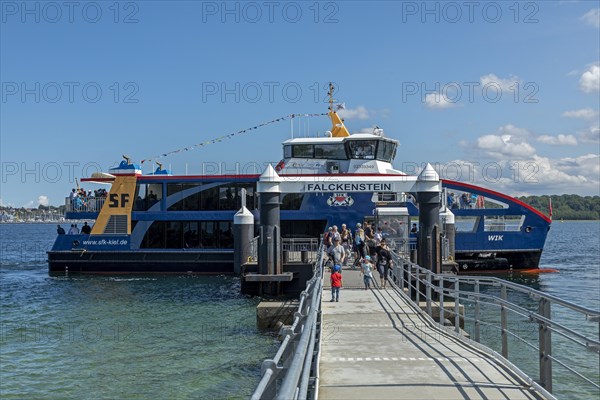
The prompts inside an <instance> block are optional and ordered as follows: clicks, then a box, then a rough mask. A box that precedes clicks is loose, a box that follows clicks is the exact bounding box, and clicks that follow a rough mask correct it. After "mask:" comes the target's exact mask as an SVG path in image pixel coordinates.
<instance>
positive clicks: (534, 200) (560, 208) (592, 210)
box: [517, 194, 600, 220]
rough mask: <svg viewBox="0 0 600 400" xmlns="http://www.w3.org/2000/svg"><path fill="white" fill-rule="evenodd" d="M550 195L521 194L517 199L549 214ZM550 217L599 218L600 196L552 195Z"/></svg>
mask: <svg viewBox="0 0 600 400" xmlns="http://www.w3.org/2000/svg"><path fill="white" fill-rule="evenodd" d="M549 198H550V196H547V195H544V196H521V197H517V199H519V200H521V201H522V202H524V203H527V204H529V205H530V206H533V207H535V208H537V209H538V210H539V211H541V212H543V213H544V214H549V210H548V200H549ZM552 218H553V219H554V220H557V219H575V220H582V219H588V220H590V219H596V220H598V219H600V196H585V197H583V196H578V195H576V194H563V195H560V196H557V195H552Z"/></svg>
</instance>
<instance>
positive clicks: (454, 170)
mask: <svg viewBox="0 0 600 400" xmlns="http://www.w3.org/2000/svg"><path fill="white" fill-rule="evenodd" d="M436 169H437V170H438V173H439V174H440V177H441V178H445V179H451V180H458V181H463V182H467V183H473V184H475V185H481V186H484V187H488V188H490V189H493V190H497V191H500V192H504V193H506V194H509V195H512V196H520V195H524V194H563V193H578V194H581V195H598V194H600V193H599V191H600V182H599V180H600V178H599V174H600V157H599V155H598V154H585V155H582V156H579V157H575V158H561V159H552V158H548V157H541V156H538V155H536V154H534V155H533V156H532V157H529V158H526V159H522V160H510V159H503V160H495V161H490V160H481V159H480V160H478V161H477V162H474V161H465V160H452V161H450V162H447V163H444V164H441V165H438V166H437V168H436Z"/></svg>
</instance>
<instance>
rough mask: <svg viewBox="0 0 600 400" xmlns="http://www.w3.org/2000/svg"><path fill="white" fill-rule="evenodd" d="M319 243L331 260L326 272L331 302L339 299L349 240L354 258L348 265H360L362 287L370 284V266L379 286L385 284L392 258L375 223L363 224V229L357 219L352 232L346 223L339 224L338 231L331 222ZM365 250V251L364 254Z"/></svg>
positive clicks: (348, 254) (367, 287)
mask: <svg viewBox="0 0 600 400" xmlns="http://www.w3.org/2000/svg"><path fill="white" fill-rule="evenodd" d="M352 238H354V239H352ZM323 243H324V245H325V246H326V248H327V253H328V255H329V256H330V260H331V262H332V263H333V267H332V269H331V271H332V273H331V276H330V281H331V301H332V302H333V301H336V302H338V301H339V297H340V288H341V287H342V266H345V265H347V260H348V258H349V256H350V243H353V249H354V251H355V254H356V262H355V263H354V264H353V265H352V269H355V268H356V266H357V265H359V266H360V273H361V275H362V277H363V282H364V285H365V290H368V289H370V288H371V285H372V281H373V271H374V270H377V272H378V273H379V279H380V282H381V288H382V289H386V288H387V281H388V277H389V274H390V270H391V269H392V268H393V259H392V252H391V250H390V248H389V247H388V244H387V241H386V239H385V238H384V237H383V234H382V229H381V228H378V229H377V230H376V229H375V225H368V224H366V225H365V229H363V228H362V224H360V223H358V224H356V230H355V232H354V235H352V233H351V232H350V230H349V229H347V227H346V224H343V225H342V231H341V232H338V228H337V226H335V225H334V226H332V227H330V228H328V230H327V232H326V233H325V235H324V237H323ZM367 252H368V253H369V255H367Z"/></svg>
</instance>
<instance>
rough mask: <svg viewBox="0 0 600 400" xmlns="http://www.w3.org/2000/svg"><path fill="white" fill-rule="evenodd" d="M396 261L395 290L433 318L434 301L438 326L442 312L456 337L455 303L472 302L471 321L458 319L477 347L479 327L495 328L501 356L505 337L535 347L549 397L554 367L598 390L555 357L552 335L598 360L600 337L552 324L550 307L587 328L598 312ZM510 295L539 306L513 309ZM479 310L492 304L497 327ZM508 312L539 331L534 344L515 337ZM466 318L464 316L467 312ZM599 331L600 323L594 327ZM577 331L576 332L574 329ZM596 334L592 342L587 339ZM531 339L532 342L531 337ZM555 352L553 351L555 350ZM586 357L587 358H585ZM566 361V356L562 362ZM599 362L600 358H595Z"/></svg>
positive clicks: (599, 317)
mask: <svg viewBox="0 0 600 400" xmlns="http://www.w3.org/2000/svg"><path fill="white" fill-rule="evenodd" d="M392 256H393V258H394V261H395V265H396V268H394V269H393V270H392V272H391V275H392V278H393V282H394V283H395V284H397V285H398V286H399V288H406V289H407V290H408V296H409V297H410V298H411V299H412V298H415V299H416V302H417V304H415V306H417V305H418V302H419V300H420V299H423V300H425V301H426V310H427V314H428V315H429V316H430V317H431V316H432V312H431V309H432V303H433V301H434V300H436V299H437V300H438V301H437V306H438V307H439V316H440V317H439V322H438V323H439V324H440V325H442V326H443V325H444V322H445V321H446V318H445V315H444V314H445V313H447V315H448V317H450V318H451V317H454V328H455V331H456V332H459V331H460V328H459V323H460V318H461V316H460V315H459V303H460V302H462V303H465V302H467V303H470V304H473V305H474V311H473V312H474V316H473V317H472V318H471V317H467V316H466V315H464V316H462V318H463V319H464V320H469V321H474V328H475V332H474V337H473V338H472V339H473V340H474V341H475V342H479V343H481V335H480V327H481V326H482V325H483V326H494V327H497V328H498V331H499V332H500V337H501V339H502V350H501V352H502V356H503V357H504V358H505V359H508V337H509V336H510V337H513V338H514V339H517V340H519V341H521V342H523V343H525V344H526V345H527V346H529V347H533V348H535V349H537V350H538V353H539V359H540V362H539V384H540V386H541V387H542V388H543V389H544V390H546V391H548V392H550V393H552V383H553V382H552V362H553V361H554V362H556V364H558V365H560V366H562V367H563V368H565V370H567V371H569V372H570V373H572V374H573V375H574V376H576V377H578V378H580V379H582V380H583V381H585V382H586V383H587V384H589V385H591V386H592V387H593V388H594V390H598V389H600V385H598V384H597V383H595V382H593V380H591V379H589V378H588V377H585V376H584V375H583V374H582V373H580V372H578V371H576V370H575V368H574V367H573V366H569V365H568V364H567V362H565V360H564V359H563V360H560V359H558V358H557V356H556V354H554V353H556V350H557V348H556V347H555V348H554V349H553V342H552V333H557V334H558V335H559V336H561V337H562V338H565V339H566V340H568V341H569V343H573V344H575V345H578V346H581V347H583V348H584V349H585V350H588V351H590V352H591V353H596V354H598V356H599V357H600V333H598V337H596V336H595V335H596V332H599V329H596V330H595V331H594V330H593V327H590V332H594V333H589V332H588V333H586V332H581V331H580V330H579V329H580V328H581V326H580V325H578V326H577V328H572V327H569V326H567V325H566V324H565V323H564V322H562V321H561V322H559V321H556V317H555V318H554V319H553V318H552V312H551V310H552V306H561V307H564V308H566V309H568V310H569V311H571V312H574V313H576V314H577V315H579V316H580V317H583V319H584V321H586V322H588V323H593V322H600V311H597V310H592V309H589V308H586V307H583V306H581V305H578V304H574V303H571V302H569V301H566V300H563V299H561V298H559V297H557V296H554V295H551V294H548V293H544V292H541V291H539V290H536V289H532V288H529V287H527V286H524V285H519V284H517V283H512V282H508V281H505V280H503V279H500V278H495V277H477V276H457V275H454V274H436V273H433V272H431V271H430V270H428V269H425V268H423V267H420V266H419V265H417V264H414V263H412V262H410V261H409V260H407V259H406V258H404V257H401V256H399V255H398V254H395V253H394V254H393V255H392ZM461 285H462V286H463V287H464V286H472V287H473V290H465V288H463V289H461ZM482 287H491V288H494V289H495V290H496V289H499V292H500V293H499V295H498V294H496V293H481V289H482ZM508 290H511V291H512V292H511V293H513V292H517V293H521V294H525V295H527V296H528V297H529V298H530V299H531V300H533V301H535V302H536V303H537V310H531V309H529V308H527V306H524V305H523V304H516V303H515V302H514V301H511V300H510V298H509V296H508ZM444 301H446V302H448V301H449V302H453V303H454V310H448V309H444ZM482 305H491V306H495V307H497V308H498V310H499V313H500V322H499V324H498V322H497V321H496V322H486V321H483V318H482V317H483V315H482V313H481V312H480V307H481V306H482ZM509 313H511V314H515V315H518V316H521V317H522V318H525V319H526V320H528V321H530V322H533V323H535V324H537V326H538V332H539V333H538V340H539V341H538V344H537V346H536V345H535V344H532V343H530V342H529V341H528V340H526V339H527V338H524V337H522V336H521V335H520V334H519V332H514V331H512V330H511V329H510V327H509V325H508V315H509ZM465 314H466V313H465ZM598 328H600V324H599V326H598ZM576 329H577V330H576ZM590 335H594V336H595V337H590ZM529 339H530V338H529ZM553 350H554V351H553ZM585 354H588V353H585ZM563 358H567V357H563ZM599 361H600V359H599Z"/></svg>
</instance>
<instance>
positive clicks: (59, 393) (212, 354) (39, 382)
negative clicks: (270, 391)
mask: <svg viewBox="0 0 600 400" xmlns="http://www.w3.org/2000/svg"><path fill="white" fill-rule="evenodd" d="M0 235H1V237H0V238H1V243H0V245H1V250H0V251H1V253H0V260H1V262H2V265H1V268H0V307H1V309H0V310H1V313H0V398H2V399H3V400H4V399H13V398H14V399H16V398H19V399H34V398H36V399H37V398H43V399H59V398H60V399H64V398H81V399H97V398H111V399H115V398H140V399H147V398H164V399H167V398H169V399H180V398H182V399H183V398H194V399H200V398H203V399H204V398H247V397H248V396H249V394H250V393H251V391H252V390H253V389H254V387H255V385H256V383H257V381H258V379H259V374H260V363H261V361H262V359H264V358H266V357H270V356H272V355H273V354H274V353H275V351H276V348H277V346H278V344H277V343H276V341H275V338H274V337H273V336H272V335H269V334H263V333H261V332H259V331H258V330H257V329H256V312H255V307H256V305H257V304H258V301H259V300H258V299H256V298H252V297H247V296H244V295H241V294H240V293H239V291H240V287H239V279H237V278H231V277H223V276H217V277H195V276H194V277H193V276H175V277H162V276H160V277H159V276H133V277H132V276H128V275H123V276H73V275H71V276H58V277H50V276H48V272H47V266H46V261H45V258H46V254H45V251H46V250H47V249H49V248H50V247H51V246H52V242H53V241H54V238H55V226H54V225H46V224H2V225H0Z"/></svg>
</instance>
